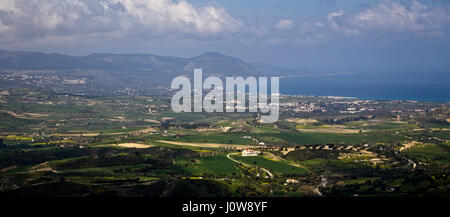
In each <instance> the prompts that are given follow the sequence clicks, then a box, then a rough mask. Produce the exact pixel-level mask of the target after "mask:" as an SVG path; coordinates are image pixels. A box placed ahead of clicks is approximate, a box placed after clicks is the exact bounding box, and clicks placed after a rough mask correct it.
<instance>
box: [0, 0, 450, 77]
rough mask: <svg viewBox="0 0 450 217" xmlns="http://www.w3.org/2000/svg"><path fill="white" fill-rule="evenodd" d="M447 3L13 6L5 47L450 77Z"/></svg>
mask: <svg viewBox="0 0 450 217" xmlns="http://www.w3.org/2000/svg"><path fill="white" fill-rule="evenodd" d="M449 27H450V2H448V1H443V0H399V1H395V0H366V1H361V0H353V1H351V0H310V1H296V0H283V1H273V0H271V1H269V0H216V1H211V0H188V1H173V0H101V1H83V0H40V1H28V0H10V1H2V2H1V3H0V49H7V50H29V51H44V52H60V53H65V54H74V55H84V54H89V53H93V52H112V53H152V54H158V55H171V56H184V57H189V56H195V55H198V54H201V53H204V52H208V51H216V52H220V53H224V54H227V55H230V56H236V57H239V58H242V59H244V60H246V61H249V62H267V63H272V64H276V65H280V66H285V67H290V68H296V69H301V70H308V71H329V72H350V73H397V74H399V75H400V74H402V73H428V74H430V75H436V76H442V75H448V74H449V73H448V71H449V70H450V61H448V60H449V59H450V40H449V39H450V37H449V30H450V28H449Z"/></svg>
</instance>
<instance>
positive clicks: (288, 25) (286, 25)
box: [276, 19, 293, 30]
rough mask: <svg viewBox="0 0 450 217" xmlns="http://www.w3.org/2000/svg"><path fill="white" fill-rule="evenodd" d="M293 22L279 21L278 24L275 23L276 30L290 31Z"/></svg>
mask: <svg viewBox="0 0 450 217" xmlns="http://www.w3.org/2000/svg"><path fill="white" fill-rule="evenodd" d="M292 25H293V22H292V20H287V19H286V20H280V22H278V23H277V26H276V27H277V28H278V29H282V30H287V29H292Z"/></svg>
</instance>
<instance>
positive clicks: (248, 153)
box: [242, 149, 260, 157]
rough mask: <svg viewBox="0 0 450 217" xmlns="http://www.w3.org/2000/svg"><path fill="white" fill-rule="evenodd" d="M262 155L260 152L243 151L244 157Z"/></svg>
mask: <svg viewBox="0 0 450 217" xmlns="http://www.w3.org/2000/svg"><path fill="white" fill-rule="evenodd" d="M259 153H260V151H255V150H252V149H246V150H243V151H242V156H243V157H249V156H258V154H259Z"/></svg>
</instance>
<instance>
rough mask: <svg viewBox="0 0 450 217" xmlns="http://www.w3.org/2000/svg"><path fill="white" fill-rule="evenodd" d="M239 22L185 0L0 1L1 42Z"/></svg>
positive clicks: (195, 29) (231, 26)
mask: <svg viewBox="0 0 450 217" xmlns="http://www.w3.org/2000/svg"><path fill="white" fill-rule="evenodd" d="M242 25H243V24H242V22H241V21H240V20H238V19H235V18H233V17H232V16H230V15H229V14H228V13H227V12H226V10H225V9H224V8H222V7H220V6H217V5H207V6H203V7H195V6H193V5H192V4H190V3H188V2H187V1H185V0H181V1H177V2H175V1H172V0H101V1H82V0H8V1H1V2H0V42H3V43H18V42H19V41H21V40H44V39H45V38H52V39H55V38H61V39H64V38H73V37H80V38H82V37H87V38H92V37H123V36H136V37H186V36H189V37H197V38H214V37H224V36H227V35H230V34H233V33H236V32H239V31H240V30H241V28H242Z"/></svg>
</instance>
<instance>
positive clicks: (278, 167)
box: [233, 156, 307, 174]
mask: <svg viewBox="0 0 450 217" xmlns="http://www.w3.org/2000/svg"><path fill="white" fill-rule="evenodd" d="M233 158H234V159H236V160H239V161H242V162H244V163H247V164H250V165H254V166H258V167H263V168H266V169H268V170H270V171H273V172H276V173H284V174H304V173H307V171H306V169H304V168H301V167H296V166H292V165H289V164H287V163H284V162H279V161H273V160H269V159H267V158H264V157H261V156H251V157H242V156H233Z"/></svg>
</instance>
